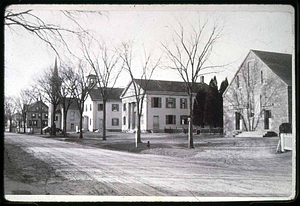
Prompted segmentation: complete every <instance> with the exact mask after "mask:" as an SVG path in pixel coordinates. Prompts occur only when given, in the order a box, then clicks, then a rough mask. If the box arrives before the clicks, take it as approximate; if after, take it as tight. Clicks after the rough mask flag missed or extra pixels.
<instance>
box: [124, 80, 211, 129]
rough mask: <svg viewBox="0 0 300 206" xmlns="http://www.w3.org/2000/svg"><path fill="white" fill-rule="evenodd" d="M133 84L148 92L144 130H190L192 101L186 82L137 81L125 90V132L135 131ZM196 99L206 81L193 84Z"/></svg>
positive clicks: (143, 112)
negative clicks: (189, 120)
mask: <svg viewBox="0 0 300 206" xmlns="http://www.w3.org/2000/svg"><path fill="white" fill-rule="evenodd" d="M133 82H134V83H135V84H136V85H137V86H139V87H141V88H142V90H143V91H142V92H141V93H144V92H145V98H144V102H143V111H142V117H141V130H142V131H153V132H164V131H165V129H187V126H188V121H187V120H188V115H189V108H188V107H189V106H188V105H189V98H188V94H187V92H186V87H185V83H184V82H176V81H161V80H140V79H134V80H133V81H131V82H130V83H129V84H128V85H127V87H126V88H125V89H124V91H123V93H122V95H121V99H122V131H133V130H135V129H136V120H137V113H136V100H135V94H134V88H133ZM194 86H195V87H194V92H195V93H194V98H193V101H194V99H195V97H196V94H197V91H198V90H199V89H200V88H201V87H207V86H208V85H207V84H205V83H204V79H203V78H201V82H199V83H196V84H195V85H194Z"/></svg>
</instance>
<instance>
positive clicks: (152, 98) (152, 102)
mask: <svg viewBox="0 0 300 206" xmlns="http://www.w3.org/2000/svg"><path fill="white" fill-rule="evenodd" d="M151 107H152V108H153V107H154V97H151Z"/></svg>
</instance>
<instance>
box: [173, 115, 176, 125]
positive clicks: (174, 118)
mask: <svg viewBox="0 0 300 206" xmlns="http://www.w3.org/2000/svg"><path fill="white" fill-rule="evenodd" d="M173 123H174V124H176V115H173Z"/></svg>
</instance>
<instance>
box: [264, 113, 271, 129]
mask: <svg viewBox="0 0 300 206" xmlns="http://www.w3.org/2000/svg"><path fill="white" fill-rule="evenodd" d="M270 117H271V111H270V110H265V115H264V120H265V121H264V122H265V129H270V121H269V118H270Z"/></svg>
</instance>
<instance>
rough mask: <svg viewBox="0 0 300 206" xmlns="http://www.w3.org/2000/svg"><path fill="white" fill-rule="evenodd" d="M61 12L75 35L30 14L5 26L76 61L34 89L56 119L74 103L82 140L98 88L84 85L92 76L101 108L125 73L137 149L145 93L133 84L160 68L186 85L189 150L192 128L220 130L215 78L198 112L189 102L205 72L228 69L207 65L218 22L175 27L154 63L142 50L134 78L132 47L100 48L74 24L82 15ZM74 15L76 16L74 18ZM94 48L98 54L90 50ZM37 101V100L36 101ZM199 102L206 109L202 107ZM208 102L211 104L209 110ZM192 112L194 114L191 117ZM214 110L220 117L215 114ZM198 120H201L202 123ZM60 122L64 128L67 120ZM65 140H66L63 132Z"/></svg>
mask: <svg viewBox="0 0 300 206" xmlns="http://www.w3.org/2000/svg"><path fill="white" fill-rule="evenodd" d="M61 12H62V13H63V14H64V15H65V16H66V17H67V19H68V20H69V21H71V22H73V23H75V25H77V26H78V29H74V30H70V29H68V28H64V27H61V26H56V25H53V24H51V23H46V22H44V21H43V20H41V19H40V18H39V17H38V16H37V15H35V14H33V12H32V10H25V11H24V12H14V11H13V10H7V11H6V14H5V23H4V25H5V26H6V27H7V28H10V29H12V28H13V27H15V26H17V27H21V28H23V29H25V30H27V31H28V32H29V33H32V34H33V35H36V36H37V37H38V38H39V39H40V40H42V41H44V42H45V43H46V44H48V45H50V47H51V48H52V49H53V50H54V52H55V53H56V54H57V55H58V57H59V58H61V57H60V54H61V53H60V52H59V50H58V49H57V44H56V43H57V41H58V42H63V46H65V48H66V49H65V50H64V51H63V52H62V53H67V52H68V53H69V54H70V56H72V58H75V59H76V64H75V63H74V61H68V62H66V61H65V60H63V61H61V62H62V64H61V65H60V74H59V75H58V74H54V73H53V72H54V71H53V70H52V69H50V70H49V69H48V70H46V71H45V73H44V75H42V76H41V77H40V78H38V79H37V80H36V83H37V86H33V87H34V88H38V89H39V91H38V98H39V99H40V100H42V99H45V101H47V102H49V103H50V104H51V105H53V110H54V115H55V111H56V108H57V107H58V105H62V107H63V109H64V112H67V111H68V106H69V104H70V101H66V99H67V97H72V101H74V102H75V103H76V105H77V107H78V110H79V112H80V126H79V127H80V135H79V138H82V137H83V136H82V113H83V109H84V102H85V100H86V99H87V97H88V94H89V93H90V91H91V90H92V89H93V88H94V87H95V85H96V84H89V82H88V81H87V79H86V77H87V75H88V74H89V73H91V71H92V72H93V73H94V74H95V76H96V83H97V87H99V90H100V92H101V94H102V97H103V103H104V104H105V102H106V100H107V98H108V97H109V93H110V90H109V89H110V88H112V87H114V85H115V83H116V81H117V79H118V77H119V74H120V72H121V71H123V70H124V71H126V72H127V74H128V76H129V77H130V79H131V81H132V82H133V84H134V92H135V99H136V102H137V107H138V108H137V109H138V110H137V113H138V118H137V120H138V122H137V126H138V127H137V132H136V139H135V140H136V146H137V145H138V143H140V142H141V130H140V116H141V114H142V109H143V100H144V97H145V93H146V91H145V90H142V89H141V86H138V85H136V84H135V83H134V79H140V80H144V82H146V84H147V81H148V80H150V79H151V77H152V75H153V73H154V71H155V70H156V69H157V68H159V67H166V68H168V69H170V70H173V71H175V72H177V74H179V75H180V77H181V78H182V80H183V82H184V83H185V88H186V91H187V95H188V97H189V100H190V101H189V102H190V104H189V111H190V117H191V121H190V122H191V124H189V133H188V147H189V148H194V146H193V125H194V124H195V125H198V124H199V125H201V124H202V125H203V122H204V123H206V124H209V125H211V126H214V127H215V126H220V125H221V124H222V123H221V121H222V120H221V119H222V118H221V117H220V111H221V103H220V102H221V100H220V91H219V90H218V89H217V82H216V78H214V80H212V81H211V82H210V84H209V88H210V89H209V91H200V93H201V92H202V93H203V94H204V93H205V94H204V96H205V100H204V99H203V98H202V99H201V98H200V97H198V99H197V98H196V99H197V101H196V102H197V103H196V105H198V106H199V107H198V108H197V106H196V108H193V102H192V99H193V95H194V93H196V92H197V91H195V84H196V83H197V82H198V79H199V77H200V76H203V75H204V74H209V73H212V72H210V70H209V69H216V68H224V67H226V65H214V64H211V61H210V55H211V54H212V51H213V48H214V46H215V45H216V43H217V42H218V40H219V39H220V38H221V37H222V34H223V30H224V24H222V23H220V21H212V22H210V21H209V20H206V21H204V22H203V21H200V16H199V21H198V24H197V25H193V24H187V25H188V26H184V24H182V23H180V22H179V21H178V25H177V27H172V28H171V34H172V35H173V38H171V39H170V41H165V42H161V55H160V56H159V57H156V58H154V55H153V53H151V52H150V53H147V52H146V51H145V50H144V55H141V56H142V57H141V58H140V60H141V59H142V61H141V64H139V65H138V67H139V70H137V71H141V72H136V71H135V70H134V68H136V67H137V66H136V65H135V62H136V61H134V58H135V57H134V55H133V45H134V44H133V42H131V41H128V42H122V43H121V45H119V46H115V47H114V46H112V47H110V48H108V47H107V46H106V45H105V43H103V42H105V41H102V42H101V41H98V40H96V38H95V36H97V35H91V33H90V32H89V31H87V30H85V29H84V28H83V26H81V25H80V24H79V21H78V19H79V18H80V14H82V13H84V11H74V12H69V11H64V10H62V11H61ZM86 13H91V14H93V12H89V11H87V12H86ZM75 14H76V15H79V16H76V15H75ZM99 14H100V15H101V13H96V15H97V16H98V15H99ZM29 16H30V17H31V18H33V20H32V19H31V18H28V17H29ZM20 19H22V21H20ZM33 22H34V24H33ZM12 31H13V30H12ZM70 35H74V36H75V37H76V38H78V39H79V46H78V48H79V51H80V52H81V54H80V57H78V54H74V53H73V52H72V51H70V49H69V48H68V41H67V39H68V37H69V36H70ZM72 43H73V42H72ZM95 47H96V49H92V48H95ZM162 56H164V57H165V60H166V61H167V62H168V63H167V64H165V65H162V64H161V59H162ZM61 60H62V59H61ZM213 73H214V71H213ZM224 84H225V83H224ZM55 85H56V86H55ZM221 87H222V88H223V87H224V85H223V86H222V85H221ZM144 88H145V87H144ZM220 90H221V88H220ZM29 93H30V92H29ZM198 93H199V92H198ZM199 95H200V94H199ZM199 95H198V96H199ZM35 98H36V99H37V97H35ZM6 99H7V98H6ZM24 102H26V101H24ZM202 102H205V103H204V104H203V103H202ZM206 102H210V104H209V103H206ZM194 105H195V104H194ZM203 105H204V106H203ZM104 108H105V105H104ZM203 108H204V110H205V111H206V112H205V113H203ZM216 108H217V109H216ZM194 109H195V110H196V112H194ZM215 110H217V111H218V112H217V113H215ZM201 111H202V112H201ZM202 113H203V114H202ZM201 115H202V116H203V117H201ZM66 116H67V113H65V115H64V117H65V118H66ZM105 116H106V113H105V112H104V119H105ZM194 116H195V117H194ZM54 117H55V116H53V117H52V121H54V119H55V118H54ZM198 119H199V120H198ZM63 121H64V122H65V120H63ZM105 123H106V121H103V124H104V125H103V128H104V129H103V134H102V136H103V140H105V137H106V134H105ZM52 124H53V123H52ZM64 124H65V123H64ZM64 127H65V126H64ZM41 132H42V131H41ZM64 134H65V135H66V130H65V128H64ZM53 135H55V133H53Z"/></svg>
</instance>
